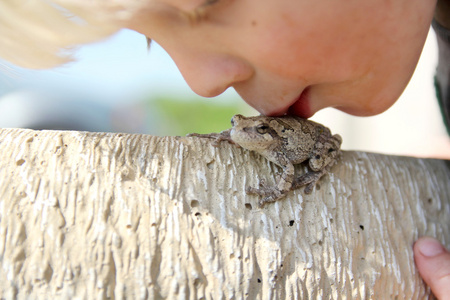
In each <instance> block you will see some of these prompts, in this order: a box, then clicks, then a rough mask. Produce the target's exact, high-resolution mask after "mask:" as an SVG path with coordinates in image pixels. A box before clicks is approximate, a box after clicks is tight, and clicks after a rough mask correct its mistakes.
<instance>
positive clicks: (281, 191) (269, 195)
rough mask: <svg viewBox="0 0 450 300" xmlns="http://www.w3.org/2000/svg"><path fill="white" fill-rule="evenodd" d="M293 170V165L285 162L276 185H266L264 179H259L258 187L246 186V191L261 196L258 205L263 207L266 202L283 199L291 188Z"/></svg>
mask: <svg viewBox="0 0 450 300" xmlns="http://www.w3.org/2000/svg"><path fill="white" fill-rule="evenodd" d="M294 172H295V168H294V165H293V164H291V163H287V164H286V166H285V167H284V168H283V173H282V174H281V178H280V180H279V181H278V184H277V185H276V186H272V187H268V186H266V184H265V183H264V181H262V180H261V182H260V184H259V188H255V187H248V188H247V190H246V192H247V193H248V194H257V195H259V196H261V197H264V198H262V199H261V200H260V201H259V206H260V207H263V206H264V205H265V204H266V203H271V202H275V201H278V200H280V199H283V198H284V197H285V196H286V194H287V193H288V192H289V191H291V190H292V185H293V181H294Z"/></svg>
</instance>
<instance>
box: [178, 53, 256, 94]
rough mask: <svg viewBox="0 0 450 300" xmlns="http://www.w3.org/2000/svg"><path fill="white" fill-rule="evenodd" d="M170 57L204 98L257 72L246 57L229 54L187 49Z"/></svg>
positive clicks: (189, 83) (222, 90)
mask: <svg viewBox="0 0 450 300" xmlns="http://www.w3.org/2000/svg"><path fill="white" fill-rule="evenodd" d="M171 56H172V59H173V60H174V61H175V63H176V65H177V66H178V69H179V70H180V72H181V74H182V75H183V77H184V79H185V80H186V82H187V84H188V85H189V86H190V88H191V89H192V90H193V91H194V92H195V93H197V94H198V95H200V96H203V97H214V96H217V95H220V94H221V93H223V92H224V91H225V90H226V89H227V88H228V87H230V86H233V85H234V84H235V83H238V82H239V83H242V82H244V81H246V80H249V79H250V78H251V77H252V76H253V72H254V71H253V68H252V67H251V65H250V64H249V63H247V62H246V61H245V60H243V59H241V58H239V57H236V56H232V55H229V54H221V53H205V52H200V51H199V52H195V51H190V52H189V51H186V52H178V53H175V54H171Z"/></svg>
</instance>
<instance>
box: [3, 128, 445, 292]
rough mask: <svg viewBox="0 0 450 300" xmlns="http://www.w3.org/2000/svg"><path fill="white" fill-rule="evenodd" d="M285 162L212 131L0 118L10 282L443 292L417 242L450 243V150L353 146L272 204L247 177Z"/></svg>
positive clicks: (63, 287) (27, 285) (26, 285)
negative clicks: (410, 151) (433, 155)
mask: <svg viewBox="0 0 450 300" xmlns="http://www.w3.org/2000/svg"><path fill="white" fill-rule="evenodd" d="M279 171H280V169H279V168H278V167H277V166H275V165H273V164H271V163H269V162H267V161H266V160H265V159H264V158H262V157H260V156H258V155H256V154H253V153H249V152H248V151H245V150H242V149H240V148H236V147H234V146H232V145H228V144H222V145H221V147H220V148H214V147H212V146H211V144H210V143H209V141H208V140H205V139H197V138H186V137H153V136H147V135H128V134H106V133H86V132H61V131H31V130H21V129H3V130H0V265H1V268H0V297H1V298H14V297H17V298H19V299H29V298H41V299H58V298H75V297H78V298H80V299H87V298H89V299H105V298H112V299H115V298H136V299H160V298H169V299H200V298H205V299H225V298H226V299H232V298H237V299H243V298H248V299H317V298H321V297H322V298H323V299H345V298H352V299H393V298H395V297H398V299H422V298H427V297H428V296H429V289H428V288H427V287H426V286H425V285H424V284H423V282H422V280H421V279H420V277H419V275H418V273H417V270H416V269H415V266H414V261H413V252H412V245H413V243H414V241H415V240H416V239H417V238H418V237H419V236H422V235H431V236H434V237H437V238H438V239H440V240H441V241H442V242H444V243H445V244H446V245H447V246H450V164H449V162H448V161H439V160H427V159H416V158H407V157H395V156H386V155H379V154H372V153H361V152H344V153H343V155H342V158H341V160H340V162H339V163H337V164H336V165H335V166H334V167H333V168H332V171H331V173H330V174H329V175H327V176H325V177H324V178H322V179H321V181H320V183H319V186H317V187H316V188H315V189H314V191H313V193H312V194H311V195H304V193H303V190H302V189H299V190H296V191H294V192H292V193H290V194H289V196H288V197H287V198H286V199H284V200H282V201H279V202H277V203H275V204H269V205H266V206H265V207H264V208H263V209H260V208H259V207H258V205H257V203H258V199H257V197H256V196H248V195H246V194H245V187H246V186H248V185H253V186H254V185H257V184H258V182H259V179H265V180H266V181H267V182H272V183H275V180H276V176H277V174H278V173H279ZM297 171H298V172H299V173H300V172H304V167H301V166H300V167H299V168H298V169H297Z"/></svg>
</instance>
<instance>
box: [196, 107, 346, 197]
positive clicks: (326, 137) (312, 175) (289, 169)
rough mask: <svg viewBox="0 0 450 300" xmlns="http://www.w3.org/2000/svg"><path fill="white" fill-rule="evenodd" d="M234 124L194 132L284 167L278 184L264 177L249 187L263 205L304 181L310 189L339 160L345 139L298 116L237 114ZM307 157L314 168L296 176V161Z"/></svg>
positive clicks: (302, 183) (306, 189) (248, 191)
mask: <svg viewBox="0 0 450 300" xmlns="http://www.w3.org/2000/svg"><path fill="white" fill-rule="evenodd" d="M231 124H232V125H233V127H232V128H231V129H229V130H226V131H223V132H221V133H218V134H217V133H213V134H204V135H199V134H192V135H191V136H199V137H208V138H214V139H216V142H215V144H216V145H217V144H218V143H219V142H220V141H228V142H230V143H234V144H237V145H239V146H241V147H242V148H245V149H248V150H251V151H255V152H257V153H259V154H261V155H262V156H264V157H265V158H267V159H268V160H270V161H271V162H273V163H275V164H277V165H279V166H281V167H282V168H283V174H282V175H281V178H280V180H279V181H278V184H277V185H276V186H274V187H269V186H266V185H265V184H264V182H263V181H261V183H260V187H259V188H254V187H248V188H247V193H250V194H258V195H260V196H262V197H264V198H263V199H262V200H261V201H260V202H259V204H260V206H263V205H264V204H266V203H269V202H274V201H277V200H279V199H282V198H284V197H285V196H286V194H287V193H288V192H289V191H291V190H293V189H297V188H299V187H301V186H304V185H306V188H305V193H306V194H309V193H311V192H312V189H313V188H314V186H315V184H316V182H317V181H318V180H319V179H320V178H321V177H322V176H323V175H324V174H326V173H327V172H328V171H329V170H330V168H331V166H332V165H333V164H334V163H335V162H336V159H337V157H338V155H339V152H340V147H341V143H342V138H341V137H340V136H339V135H338V134H335V135H332V134H331V132H330V130H329V129H328V128H327V127H325V126H323V125H321V124H318V123H315V122H313V121H309V120H306V119H302V118H299V117H295V116H284V117H264V116H257V117H248V118H247V117H244V116H242V115H235V116H234V117H233V118H232V119H231ZM304 161H308V165H309V168H310V169H311V171H309V172H307V173H306V174H303V175H302V176H300V177H298V178H294V176H295V169H294V165H296V164H300V163H302V162H304Z"/></svg>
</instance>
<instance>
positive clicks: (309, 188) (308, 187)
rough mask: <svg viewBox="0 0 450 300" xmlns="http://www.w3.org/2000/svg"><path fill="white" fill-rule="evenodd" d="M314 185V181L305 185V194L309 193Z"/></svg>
mask: <svg viewBox="0 0 450 300" xmlns="http://www.w3.org/2000/svg"><path fill="white" fill-rule="evenodd" d="M315 185H316V181H314V182H311V183H309V184H308V185H307V186H306V187H305V194H307V195H309V194H311V193H312V191H313V188H314V186H315Z"/></svg>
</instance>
